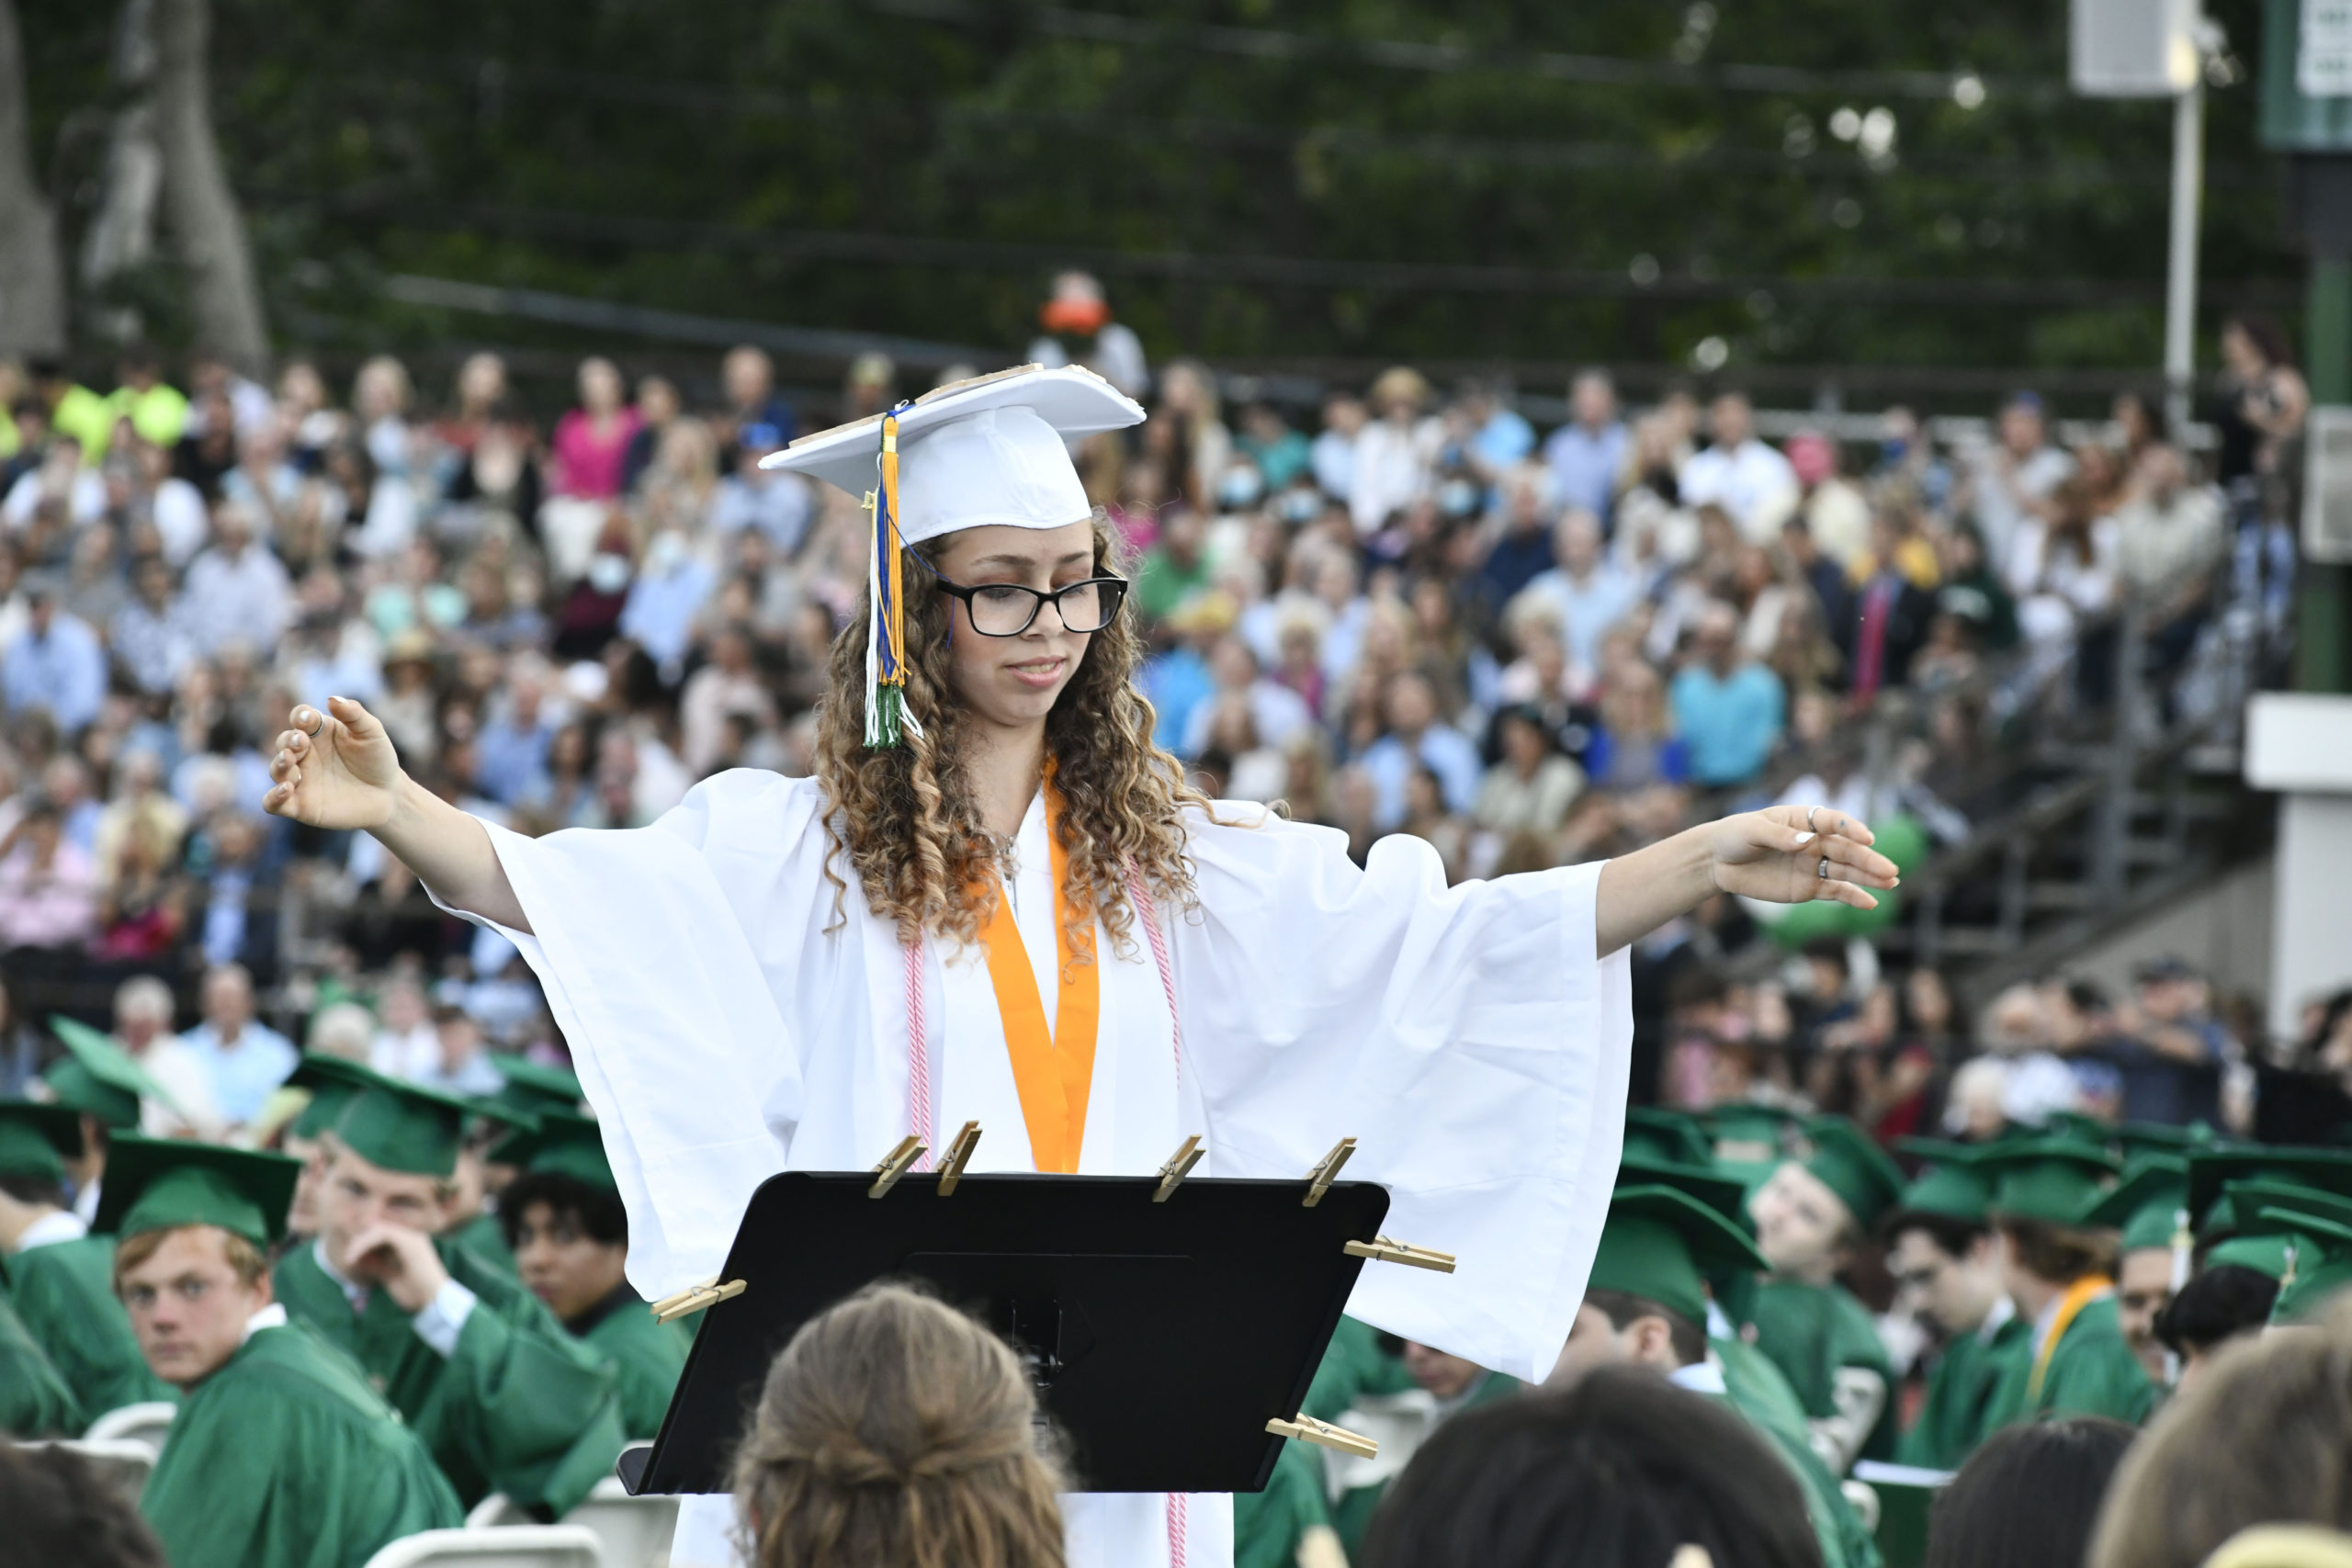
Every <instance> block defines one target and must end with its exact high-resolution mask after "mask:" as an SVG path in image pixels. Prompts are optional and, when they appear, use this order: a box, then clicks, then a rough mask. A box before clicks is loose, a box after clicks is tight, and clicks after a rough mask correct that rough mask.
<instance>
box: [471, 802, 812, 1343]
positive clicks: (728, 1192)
mask: <svg viewBox="0 0 2352 1568" xmlns="http://www.w3.org/2000/svg"><path fill="white" fill-rule="evenodd" d="M819 810H820V795H819V793H818V790H817V787H816V785H815V784H813V783H812V782H811V781H809V780H787V779H785V778H782V777H779V776H777V775H775V774H772V773H751V772H741V771H739V772H733V773H721V774H718V775H717V776H716V777H714V778H710V779H707V780H705V781H704V782H703V783H701V784H696V785H695V787H694V788H693V789H692V790H690V791H688V792H687V795H686V798H685V799H684V801H683V802H682V803H680V804H679V805H678V806H677V807H675V808H673V810H671V811H670V812H668V813H667V814H665V815H664V816H663V817H662V818H661V819H660V820H659V821H657V822H655V823H654V824H653V825H652V826H650V827H648V828H640V829H627V830H601V831H587V830H581V829H567V830H565V831H563V832H560V833H551V834H549V835H548V836H547V837H546V838H543V839H526V838H525V837H523V836H522V835H520V834H518V833H515V832H512V831H509V830H508V829H503V828H500V827H497V826H496V825H494V824H488V823H485V824H484V826H485V827H487V828H488V829H489V831H490V836H491V841H492V844H493V845H494V846H495V848H496V850H497V852H498V858H499V863H500V864H501V865H503V867H504V868H505V871H506V877H507V881H508V882H509V883H511V884H512V885H513V886H514V889H515V897H516V898H517V899H518V901H520V903H521V904H522V906H523V911H524V913H525V915H526V916H527V917H528V918H529V920H530V923H531V930H530V931H527V932H524V931H512V930H509V929H507V928H505V927H503V926H499V927H495V928H494V929H497V930H499V931H503V932H504V934H505V935H506V936H508V937H509V938H510V939H512V940H513V941H514V942H515V945H516V946H517V947H518V948H520V949H521V951H522V953H523V956H524V958H525V960H526V961H527V962H528V963H529V964H530V966H531V970H532V973H533V974H535V975H537V976H538V981H539V985H540V987H541V988H542V989H543V990H544V991H545V992H546V995H547V999H548V1009H549V1010H550V1011H551V1012H552V1013H553V1015H554V1018H555V1021H556V1024H557V1027H559V1028H560V1029H561V1030H562V1031H563V1037H564V1041H565V1043H566V1044H568V1045H569V1046H570V1047H571V1057H572V1065H573V1066H574V1067H575V1068H576V1069H577V1070H578V1072H579V1074H580V1079H581V1083H582V1087H583V1088H585V1089H587V1091H588V1098H589V1100H591V1101H592V1102H593V1103H594V1105H595V1107H596V1110H597V1117H598V1123H599V1126H600V1128H601V1129H602V1132H603V1134H604V1140H605V1154H606V1156H607V1157H608V1158H609V1159H610V1160H611V1162H612V1167H613V1175H614V1178H615V1179H616V1181H617V1182H618V1183H619V1186H620V1190H621V1199H622V1201H623V1203H624V1204H625V1205H626V1206H627V1208H628V1227H629V1231H628V1234H629V1255H628V1277H629V1282H630V1283H631V1284H632V1285H634V1286H635V1287H636V1288H637V1290H638V1292H639V1294H641V1295H643V1296H645V1297H646V1298H648V1299H649V1300H653V1299H658V1298H660V1297H661V1296H662V1295H665V1294H667V1293H669V1292H672V1291H673V1290H676V1289H679V1288H681V1287H682V1286H684V1285H686V1284H690V1283H692V1282H693V1281H695V1280H701V1279H705V1278H707V1277H708V1276H710V1275H711V1274H714V1273H716V1272H718V1269H719V1266H720V1265H721V1264H722V1263H723V1262H724V1261H725V1260H726V1257H727V1249H728V1247H729V1244H730V1243H731V1242H732V1241H733V1240H734V1236H735V1226H736V1224H737V1222H738V1221H739V1220H740V1219H741V1217H742V1210H743V1204H744V1202H745V1201H746V1200H747V1199H749V1197H750V1196H751V1193H752V1190H753V1189H754V1188H756V1187H757V1186H758V1185H759V1184H760V1183H761V1182H762V1181H763V1180H764V1179H767V1178H768V1177H770V1176H772V1175H774V1174H775V1172H776V1171H778V1170H780V1169H782V1168H784V1155H785V1150H786V1147H787V1146H788V1144H789V1141H790V1137H791V1133H792V1129H793V1127H794V1126H795V1125H797V1122H798V1119H799V1113H800V1100H801V1080H800V1068H799V1047H800V1044H801V1043H800V1042H799V1041H797V1040H796V1039H795V1037H794V1031H793V1029H792V1027H791V1025H790V1023H789V1021H787V1020H786V1018H785V1017H784V1016H783V1014H782V1013H781V1012H780V1011H779V1010H778V1008H777V1004H776V999H775V993H774V992H773V991H772V990H771V988H770V985H769V980H768V976H766V975H765V974H764V973H763V969H762V966H761V962H760V951H761V950H781V951H783V952H786V953H793V952H796V951H799V950H805V949H810V948H814V947H817V946H820V945H826V944H820V943H818V942H815V941H814V939H815V938H816V937H817V935H818V934H819V929H820V927H821V926H822V924H823V922H824V918H825V917H826V916H827V915H829V914H830V912H831V908H832V899H831V890H830V887H829V886H827V885H826V884H824V883H823V881H822V879H821V876H820V868H819V864H818V862H819V858H820V857H819V856H817V855H815V854H813V853H809V852H803V851H804V848H805V846H807V845H808V844H809V842H810V841H811V840H812V839H820V838H821V834H822V828H821V824H820V821H819V818H818V812H819ZM803 884H806V886H803ZM446 907H447V906H445V908H446ZM458 912H460V913H462V911H458ZM747 916H748V917H750V924H749V925H747ZM467 918H468V919H474V920H475V921H476V923H477V924H485V925H487V924H492V922H490V921H484V920H481V919H479V918H478V917H474V916H470V915H469V916H467ZM752 929H757V930H758V931H759V932H760V936H759V939H758V940H759V943H760V948H759V949H755V947H754V942H753V938H752V935H751V934H749V933H750V931H751V930H752Z"/></svg>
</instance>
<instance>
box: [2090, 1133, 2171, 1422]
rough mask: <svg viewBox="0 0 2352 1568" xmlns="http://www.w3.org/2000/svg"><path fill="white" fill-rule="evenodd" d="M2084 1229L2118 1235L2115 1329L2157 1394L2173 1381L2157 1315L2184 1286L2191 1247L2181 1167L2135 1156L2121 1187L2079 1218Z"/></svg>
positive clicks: (2166, 1157)
mask: <svg viewBox="0 0 2352 1568" xmlns="http://www.w3.org/2000/svg"><path fill="white" fill-rule="evenodd" d="M2083 1224H2085V1225H2086V1227H2088V1228H2091V1229H2094V1230H2100V1229H2111V1230H2114V1231H2116V1232H2117V1233H2119V1236H2118V1243H2117V1258H2116V1265H2115V1321H2116V1325H2117V1326H2118V1327H2120V1328H2121V1329H2122V1330H2123V1342H2124V1343H2125V1344H2127V1345H2129V1346H2131V1353H2132V1354H2133V1355H2134V1356H2137V1357H2139V1358H2140V1368H2141V1370H2142V1371H2144V1372H2146V1373H2147V1374H2148V1381H2149V1382H2152V1383H2154V1384H2155V1385H2156V1386H2157V1387H2158V1388H2163V1387H2165V1386H2166V1385H2167V1384H2168V1383H2169V1382H2171V1381H2172V1380H2171V1377H2170V1375H2169V1370H2168V1368H2167V1367H2166V1365H2165V1360H2166V1356H2167V1352H2166V1350H2165V1344H2164V1341H2163V1340H2161V1339H2159V1338H2157V1337H2156V1314H2159V1313H2161V1312H2163V1311H2164V1309H2165V1303H2168V1302H2170V1301H2171V1300H2172V1295H2173V1292H2174V1291H2176V1290H2177V1289H2178V1288H2179V1286H2180V1284H2182V1283H2186V1282H2187V1280H2188V1268H2189V1254H2190V1253H2191V1251H2192V1250H2193V1249H2194V1247H2195V1245H2196V1244H2195V1240H2194V1238H2193V1236H2192V1235H2191V1234H2190V1230H2189V1224H2188V1161H2187V1160H2186V1159H2183V1158H2182V1157H2180V1156H2177V1155H2142V1156H2139V1157H2137V1158H2136V1159H2134V1160H2133V1161H2132V1162H2131V1165H2130V1166H2129V1167H2127V1168H2125V1170H2124V1172H2123V1179H2122V1180H2121V1181H2120V1182H2118V1183H2116V1185H2115V1188H2114V1190H2111V1191H2109V1193H2108V1194H2107V1196H2106V1197H2104V1198H2102V1199H2100V1200H2099V1201H2098V1203H2096V1204H2094V1205H2093V1206H2092V1207H2091V1209H2090V1210H2089V1212H2088V1213H2086V1214H2084V1216H2083Z"/></svg>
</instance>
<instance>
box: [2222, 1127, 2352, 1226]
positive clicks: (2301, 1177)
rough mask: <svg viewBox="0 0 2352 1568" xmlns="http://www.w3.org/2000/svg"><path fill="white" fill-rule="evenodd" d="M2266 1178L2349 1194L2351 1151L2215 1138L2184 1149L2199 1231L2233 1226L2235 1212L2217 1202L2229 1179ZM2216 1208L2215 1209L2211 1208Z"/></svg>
mask: <svg viewBox="0 0 2352 1568" xmlns="http://www.w3.org/2000/svg"><path fill="white" fill-rule="evenodd" d="M2256 1178H2270V1179H2277V1180H2281V1181H2287V1182H2291V1183H2293V1184H2295V1185H2296V1186H2299V1187H2308V1188H2313V1189H2316V1190H2319V1191H2322V1192H2333V1193H2335V1194H2337V1195H2338V1196H2341V1197H2352V1151H2346V1150H2343V1149H2327V1148H2316V1147H2304V1146H2301V1145H2268V1144H2243V1143H2234V1144H2226V1145H2222V1144H2217V1145H2213V1146H2212V1147H2211V1148H2199V1149H2191V1150H2190V1151H2189V1152H2188V1212H2189V1213H2190V1214H2192V1215H2194V1216H2195V1217H2196V1219H2197V1222H2198V1224H2197V1232H2198V1234H2199V1235H2206V1234H2207V1233H2209V1232H2220V1231H2228V1230H2234V1229H2236V1228H2237V1217H2236V1216H2235V1215H2234V1214H2233V1213H2232V1212H2231V1211H2230V1210H2229V1209H2228V1208H2227V1207H2225V1206H2222V1205H2223V1200H2224V1198H2225V1197H2226V1194H2227V1190H2228V1188H2229V1185H2230V1184H2231V1183H2232V1182H2233V1181H2247V1180H2252V1179H2256ZM2217 1207H2218V1208H2220V1209H2221V1212H2220V1213H2215V1210H2216V1208H2217Z"/></svg>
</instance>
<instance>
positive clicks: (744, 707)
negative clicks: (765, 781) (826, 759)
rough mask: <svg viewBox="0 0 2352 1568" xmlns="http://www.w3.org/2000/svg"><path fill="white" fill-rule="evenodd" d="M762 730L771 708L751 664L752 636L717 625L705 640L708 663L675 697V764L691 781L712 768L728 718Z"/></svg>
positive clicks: (772, 711) (772, 718) (772, 712)
mask: <svg viewBox="0 0 2352 1568" xmlns="http://www.w3.org/2000/svg"><path fill="white" fill-rule="evenodd" d="M735 716H741V717H743V718H747V719H749V720H751V721H752V724H753V725H755V726H757V727H760V728H765V727H767V726H770V725H773V724H774V723H775V701H774V699H773V698H771V697H770V695H769V694H768V688H767V685H766V683H765V682H763V681H762V680H761V678H760V674H759V671H757V670H755V669H754V668H753V667H752V636H751V632H750V630H749V628H747V627H744V626H725V627H722V628H721V629H720V631H719V633H718V636H717V637H713V638H712V639H711V644H710V662H709V663H707V664H706V665H704V666H703V667H702V668H701V669H700V670H697V671H695V672H694V673H693V674H692V675H689V676H688V677H686V683H685V686H684V689H683V691H682V692H681V693H680V694H679V698H678V725H679V734H680V741H679V746H680V752H679V761H683V762H684V763H685V765H686V771H687V772H688V773H692V774H694V776H695V777H696V778H701V777H702V776H704V775H705V774H706V773H709V772H710V771H711V770H712V768H713V767H714V766H715V765H716V764H717V762H718V757H719V753H720V749H721V743H722V742H723V740H724V739H725V731H726V721H727V720H728V719H729V717H735Z"/></svg>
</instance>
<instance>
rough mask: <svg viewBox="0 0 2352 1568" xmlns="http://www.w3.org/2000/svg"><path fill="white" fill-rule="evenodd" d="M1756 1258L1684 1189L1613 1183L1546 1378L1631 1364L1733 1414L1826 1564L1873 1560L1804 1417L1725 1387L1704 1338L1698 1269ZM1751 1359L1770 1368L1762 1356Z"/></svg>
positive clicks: (1725, 1268) (1720, 1361) (1553, 1384)
mask: <svg viewBox="0 0 2352 1568" xmlns="http://www.w3.org/2000/svg"><path fill="white" fill-rule="evenodd" d="M1762 1261H1763V1259H1762V1256H1761V1255H1760V1254H1759V1253H1758V1251H1757V1249H1756V1246H1755V1244H1754V1243H1753V1242H1751V1241H1750V1240H1749V1239H1748V1238H1747V1235H1746V1234H1745V1233H1744V1232H1743V1231H1741V1230H1740V1228H1739V1227H1738V1225H1737V1224H1736V1222H1735V1221H1733V1220H1732V1219H1731V1218H1729V1217H1728V1216H1727V1215H1725V1214H1724V1213H1721V1212H1720V1210H1718V1209H1717V1208H1714V1207H1712V1206H1710V1205H1709V1204H1708V1203H1706V1202H1703V1201H1701V1200H1700V1199H1698V1198H1696V1197H1693V1196H1692V1195H1691V1193H1690V1192H1689V1191H1686V1190H1681V1189H1680V1188H1679V1187H1674V1186H1667V1185H1664V1184H1653V1185H1634V1186H1621V1187H1619V1188H1618V1189H1617V1190H1616V1192H1615V1193H1614V1194H1613V1195H1612V1196H1611V1199H1610V1204H1609V1218H1608V1220H1607V1221H1606V1223H1605V1224H1604V1225H1603V1226H1602V1229H1601V1233H1600V1249H1599V1250H1598V1252H1596V1254H1595V1255H1594V1258H1593V1264H1592V1274H1591V1277H1590V1279H1589V1281H1588V1283H1587V1284H1586V1286H1585V1294H1584V1300H1583V1301H1582V1302H1581V1303H1578V1305H1577V1315H1576V1320H1575V1322H1574V1324H1573V1325H1571V1326H1570V1327H1569V1330H1568V1341H1567V1344H1566V1347H1564V1348H1562V1350H1561V1352H1560V1359H1559V1363H1558V1364H1557V1365H1556V1366H1555V1368H1554V1369H1553V1371H1552V1375H1551V1376H1550V1377H1549V1378H1547V1379H1546V1380H1545V1387H1546V1389H1547V1390H1549V1389H1552V1388H1565V1387H1567V1386H1570V1385H1572V1384H1574V1383H1575V1382H1577V1380H1578V1379H1580V1378H1582V1377H1584V1376H1586V1375H1587V1374H1589V1373H1590V1372H1592V1371H1594V1370H1595V1369H1597V1368H1601V1367H1610V1366H1621V1365H1632V1366H1640V1367H1646V1368H1649V1369H1650V1370H1651V1371H1656V1372H1657V1373H1659V1374H1660V1375H1662V1376H1663V1377H1665V1378H1666V1379H1667V1380H1668V1382H1673V1383H1675V1384H1677V1385H1679V1386H1680V1387H1682V1388H1686V1389H1689V1390H1691V1392H1692V1393H1699V1394H1702V1395H1704V1396H1705V1397H1707V1398H1708V1399H1710V1400H1712V1401H1713V1402H1714V1403H1716V1404H1721V1405H1723V1406H1724V1407H1725V1408H1727V1409H1730V1410H1732V1411H1734V1412H1736V1413H1737V1414H1738V1416H1740V1418H1741V1419H1742V1420H1743V1421H1744V1422H1746V1423H1747V1425H1748V1426H1749V1427H1751V1428H1752V1429H1753V1430H1755V1431H1756V1432H1757V1433H1758V1435H1759V1436H1761V1437H1762V1438H1764V1439H1765V1440H1766V1441H1767V1442H1768V1443H1769V1444H1770V1446H1771V1448H1772V1450H1773V1451H1774V1452H1776V1453H1777V1454H1778V1455H1779V1456H1780V1459H1781V1464H1782V1465H1783V1466H1784V1467H1785V1468H1786V1469H1787V1471H1788V1472H1789V1473H1790V1475H1791V1476H1792V1478H1793V1479H1794V1480H1795V1481H1796V1483H1797V1484H1798V1486H1799V1488H1800V1489H1801V1490H1802V1491H1803V1493H1804V1502H1805V1513H1806V1516H1807V1517H1809V1518H1810V1520H1811V1521H1812V1524H1813V1529H1814V1533H1815V1537H1816V1539H1817V1540H1818V1542H1819V1547H1820V1552H1821V1559H1822V1562H1824V1564H1825V1565H1826V1568H1876V1565H1877V1563H1878V1562H1879V1554H1878V1549H1877V1547H1876V1546H1875V1545H1874V1544H1873V1543H1872V1542H1871V1536H1870V1532H1869V1530H1868V1529H1865V1528H1864V1527H1863V1525H1862V1521H1861V1518H1860V1516H1859V1515H1857V1514H1856V1513H1855V1512H1854V1508H1853V1505H1852V1504H1851V1503H1849V1501H1848V1500H1847V1498H1846V1495H1845V1494H1844V1492H1843V1491H1842V1490H1841V1489H1840V1487H1839V1485H1838V1478H1837V1477H1836V1476H1835V1475H1832V1474H1831V1473H1830V1472H1829V1470H1828V1467H1827V1466H1826V1465H1825V1464H1823V1463H1822V1461H1821V1457H1820V1455H1818V1454H1817V1453H1815V1451H1814V1448H1813V1443H1812V1437H1811V1433H1810V1432H1809V1430H1808V1429H1807V1427H1806V1425H1805V1423H1804V1421H1803V1419H1802V1418H1801V1417H1792V1416H1787V1415H1784V1414H1783V1413H1782V1409H1783V1407H1782V1406H1781V1404H1779V1403H1778V1402H1776V1401H1775V1400H1774V1399H1773V1398H1772V1397H1770V1395H1769V1394H1768V1395H1766V1396H1764V1397H1761V1398H1759V1397H1758V1396H1757V1393H1756V1390H1755V1388H1754V1385H1753V1384H1750V1385H1749V1386H1747V1387H1745V1388H1742V1387H1735V1386H1734V1384H1733V1382H1732V1381H1731V1379H1730V1378H1729V1377H1728V1376H1727V1374H1726V1370H1725V1362H1724V1358H1723V1356H1722V1354H1721V1352H1720V1350H1719V1348H1717V1346H1716V1345H1715V1344H1714V1342H1713V1341H1711V1340H1710V1339H1709V1338H1708V1337H1707V1332H1706V1329H1705V1328H1704V1326H1703V1325H1704V1324H1705V1323H1706V1321H1707V1307H1708V1296H1707V1284H1706V1281H1707V1279H1708V1278H1709V1277H1710V1276H1711V1275H1721V1274H1725V1273H1731V1272H1736V1271H1738V1270H1741V1269H1754V1268H1756V1267H1758V1265H1759V1264H1761V1262H1762ZM1758 1367H1759V1368H1760V1369H1761V1371H1763V1372H1765V1373H1767V1374H1770V1364H1769V1363H1763V1362H1760V1361H1759V1363H1758ZM1781 1392H1782V1397H1783V1398H1785V1391H1781Z"/></svg>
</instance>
